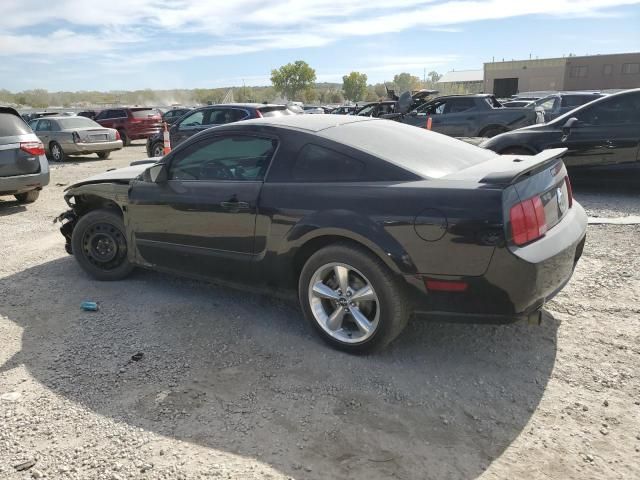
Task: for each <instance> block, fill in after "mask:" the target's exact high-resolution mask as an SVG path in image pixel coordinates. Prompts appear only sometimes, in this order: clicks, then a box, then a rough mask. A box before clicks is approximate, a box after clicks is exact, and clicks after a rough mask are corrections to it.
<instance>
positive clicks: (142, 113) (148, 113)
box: [125, 108, 160, 118]
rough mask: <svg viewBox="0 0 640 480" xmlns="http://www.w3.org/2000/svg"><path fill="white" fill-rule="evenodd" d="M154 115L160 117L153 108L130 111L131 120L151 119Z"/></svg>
mask: <svg viewBox="0 0 640 480" xmlns="http://www.w3.org/2000/svg"><path fill="white" fill-rule="evenodd" d="M154 115H160V112H159V111H158V110H156V109H155V108H148V109H144V110H131V116H133V118H147V117H152V116H154ZM125 116H126V115H125Z"/></svg>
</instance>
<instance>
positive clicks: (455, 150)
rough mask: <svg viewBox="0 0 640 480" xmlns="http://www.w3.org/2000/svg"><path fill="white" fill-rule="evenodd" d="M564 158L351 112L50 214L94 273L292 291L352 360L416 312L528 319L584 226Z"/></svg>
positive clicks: (222, 147)
mask: <svg viewBox="0 0 640 480" xmlns="http://www.w3.org/2000/svg"><path fill="white" fill-rule="evenodd" d="M563 152H564V149H557V150H552V151H548V152H544V153H542V154H540V155H537V156H535V157H529V158H528V159H526V160H524V161H520V160H519V159H515V160H514V159H512V158H509V157H506V158H505V157H501V156H499V155H496V154H495V153H493V152H489V151H487V150H482V149H480V148H477V147H474V146H471V145H468V144H466V143H464V142H460V141H458V140H454V139H451V138H448V137H445V136H444V135H439V134H436V133H433V132H429V131H426V130H419V129H415V128H413V127H409V126H407V125H403V124H401V123H398V122H391V121H387V120H379V119H370V118H363V117H357V116H336V115H291V116H281V117H272V118H262V119H254V120H247V121H244V122H237V123H234V124H229V125H223V126H220V127H216V128H211V129H208V130H206V131H204V132H201V133H200V134H198V135H196V136H194V137H192V138H190V139H189V140H187V141H185V142H183V143H182V144H181V145H179V146H178V147H177V148H175V149H174V150H172V151H171V153H170V154H168V155H166V156H165V157H163V158H162V160H161V161H160V162H159V163H152V164H151V165H149V163H148V162H146V164H137V165H134V166H130V167H127V168H124V169H120V170H115V171H109V172H106V173H104V174H101V175H97V176H94V177H92V178H89V179H87V180H83V181H81V182H78V183H76V184H74V185H72V186H71V187H69V188H68V189H67V190H66V193H65V200H66V201H67V203H68V204H69V206H70V208H71V209H70V210H69V211H67V212H64V213H63V214H61V215H60V217H59V219H60V220H61V221H62V222H63V226H62V228H61V232H62V234H63V235H64V236H65V238H66V240H67V246H66V248H67V251H69V252H71V253H73V255H74V256H75V258H76V260H77V261H78V263H79V265H80V266H81V267H82V268H83V269H84V270H85V271H86V272H87V273H88V274H90V275H91V276H93V277H94V278H97V279H101V280H119V279H123V278H125V277H126V276H127V275H128V274H130V273H131V271H132V269H133V268H134V267H135V266H144V267H147V268H152V269H158V270H166V271H173V272H177V273H181V274H185V275H192V276H196V277H203V278H209V277H219V278H223V279H225V280H226V281H228V282H236V284H238V285H246V284H248V283H254V282H255V283H258V284H262V285H266V286H270V287H275V288H280V289H291V290H293V291H296V290H297V292H298V298H299V301H300V304H301V306H302V310H303V312H304V314H305V316H306V317H307V319H308V320H309V321H310V323H311V325H312V326H313V327H314V328H315V329H316V331H317V332H318V333H319V334H320V336H321V337H322V338H323V339H324V340H326V341H327V342H328V343H329V344H331V345H332V346H334V347H337V348H341V349H344V350H346V351H349V352H362V351H367V350H371V349H374V348H378V347H382V346H384V345H386V344H387V343H389V342H390V341H391V340H393V338H394V337H396V336H397V335H398V334H399V333H400V332H401V331H402V330H403V328H404V326H405V325H406V323H407V319H408V318H409V315H410V314H411V313H412V312H418V313H424V312H428V313H429V315H431V317H432V318H436V319H447V318H458V319H466V320H472V321H480V322H484V321H492V322H496V321H510V320H513V319H529V320H534V321H538V320H539V319H540V309H541V308H542V306H543V305H544V303H545V301H546V300H548V299H549V298H551V297H553V296H554V295H555V294H556V293H557V292H558V291H559V290H560V289H561V288H562V287H563V286H564V285H565V284H566V283H567V282H568V281H569V278H570V277H571V275H572V272H573V269H574V266H575V264H576V262H577V261H578V259H579V258H580V255H581V253H582V247H583V244H584V239H585V231H586V226H587V217H586V215H585V212H584V210H583V209H582V207H581V206H580V205H579V204H578V203H577V202H575V201H573V199H572V197H571V190H570V188H569V180H568V177H567V172H566V169H565V167H564V165H563V163H562V160H561V157H562V154H563ZM132 242H133V243H132Z"/></svg>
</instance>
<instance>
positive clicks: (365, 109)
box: [358, 103, 377, 115]
mask: <svg viewBox="0 0 640 480" xmlns="http://www.w3.org/2000/svg"><path fill="white" fill-rule="evenodd" d="M376 105H377V103H374V104H372V105H367V106H365V107H362V109H361V110H360V111H359V112H358V115H369V114H370V113H371V112H372V110H373V109H374V108H376Z"/></svg>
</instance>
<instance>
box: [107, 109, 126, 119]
mask: <svg viewBox="0 0 640 480" xmlns="http://www.w3.org/2000/svg"><path fill="white" fill-rule="evenodd" d="M126 116H127V111H126V110H114V111H113V113H112V116H111V118H124V117H126Z"/></svg>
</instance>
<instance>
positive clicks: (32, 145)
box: [20, 142, 44, 156]
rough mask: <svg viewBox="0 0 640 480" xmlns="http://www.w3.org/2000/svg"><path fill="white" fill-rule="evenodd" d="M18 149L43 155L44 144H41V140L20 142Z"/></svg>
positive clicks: (34, 154)
mask: <svg viewBox="0 0 640 480" xmlns="http://www.w3.org/2000/svg"><path fill="white" fill-rule="evenodd" d="M20 150H22V151H23V152H27V153H28V154H29V155H33V156H38V155H44V145H42V142H21V143H20Z"/></svg>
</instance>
